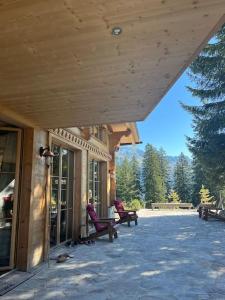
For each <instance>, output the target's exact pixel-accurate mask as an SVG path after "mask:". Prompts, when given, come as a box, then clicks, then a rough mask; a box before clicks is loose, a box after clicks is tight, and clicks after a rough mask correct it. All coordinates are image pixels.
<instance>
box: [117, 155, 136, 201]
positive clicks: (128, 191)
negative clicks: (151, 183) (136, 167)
mask: <svg viewBox="0 0 225 300" xmlns="http://www.w3.org/2000/svg"><path fill="white" fill-rule="evenodd" d="M116 183H117V197H119V198H121V199H123V200H124V201H126V202H129V201H131V200H132V199H135V196H136V193H137V191H136V189H135V184H134V178H133V172H132V167H131V163H130V161H129V160H128V158H127V157H125V158H124V160H123V161H122V162H121V164H119V165H117V172H116Z"/></svg>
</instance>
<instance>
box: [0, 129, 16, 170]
mask: <svg viewBox="0 0 225 300" xmlns="http://www.w3.org/2000/svg"><path fill="white" fill-rule="evenodd" d="M16 144H17V133H16V132H8V131H3V130H0V172H15V170H16Z"/></svg>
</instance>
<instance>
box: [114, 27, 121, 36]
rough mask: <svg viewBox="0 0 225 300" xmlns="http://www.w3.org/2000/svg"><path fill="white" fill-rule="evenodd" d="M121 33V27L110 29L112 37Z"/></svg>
mask: <svg viewBox="0 0 225 300" xmlns="http://www.w3.org/2000/svg"><path fill="white" fill-rule="evenodd" d="M121 33H122V28H121V27H113V29H112V35H115V36H118V35H120V34H121Z"/></svg>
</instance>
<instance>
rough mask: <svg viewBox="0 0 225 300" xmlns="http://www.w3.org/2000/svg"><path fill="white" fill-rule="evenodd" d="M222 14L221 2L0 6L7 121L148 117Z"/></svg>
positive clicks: (122, 0) (124, 0)
mask: <svg viewBox="0 0 225 300" xmlns="http://www.w3.org/2000/svg"><path fill="white" fill-rule="evenodd" d="M224 12H225V1H224V0H129V1H128V0H113V1H107V0H85V1H83V0H39V1H38V0H34V1H31V0H7V1H3V0H0V45H1V46H0V47H1V50H0V120H14V121H18V122H19V123H21V124H25V125H30V126H39V127H43V128H55V127H72V126H86V125H93V124H103V123H121V122H131V121H137V120H142V119H144V118H145V117H146V116H147V115H148V114H149V112H151V111H152V109H153V108H154V107H155V105H156V104H157V103H158V102H159V101H160V100H161V98H162V97H163V95H164V94H165V93H166V92H167V91H168V89H169V87H170V86H171V84H172V83H173V82H174V81H175V80H176V79H177V77H178V76H179V75H180V74H181V72H182V71H183V70H184V68H185V67H186V66H187V64H188V63H190V62H191V60H192V59H193V57H194V56H195V55H196V53H198V51H199V50H200V48H201V47H202V46H203V45H204V43H205V42H206V41H207V39H208V38H209V37H210V36H211V35H212V33H213V32H214V31H215V30H217V29H218V28H219V26H220V25H221V24H222V22H223V21H225V20H224ZM115 26H120V27H121V28H122V34H121V35H119V36H112V34H111V32H112V28H113V27H115Z"/></svg>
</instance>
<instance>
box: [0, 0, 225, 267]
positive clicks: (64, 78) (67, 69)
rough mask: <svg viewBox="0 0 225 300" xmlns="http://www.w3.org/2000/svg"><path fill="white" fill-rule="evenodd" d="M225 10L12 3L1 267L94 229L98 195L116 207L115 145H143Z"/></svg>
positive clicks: (155, 2)
mask: <svg viewBox="0 0 225 300" xmlns="http://www.w3.org/2000/svg"><path fill="white" fill-rule="evenodd" d="M224 11H225V1H224V0H195V1H193V0H182V1H181V0H162V1H161V0H143V1H137V0H129V1H127V0H126V1H125V0H116V1H99V0H92V1H78V0H76V1H75V0H45V1H25V0H20V1H12V0H8V1H2V3H1V6H0V123H1V125H0V127H1V128H0V270H3V269H12V268H18V269H20V270H30V269H32V268H33V267H35V266H36V265H38V264H39V263H41V262H42V261H43V260H45V259H46V257H47V254H48V252H49V245H50V246H51V247H54V246H55V245H59V244H60V243H63V242H65V241H67V240H69V239H76V238H78V237H79V236H80V235H81V236H85V235H86V234H87V230H88V229H87V222H86V211H85V207H86V204H87V203H88V201H93V202H95V204H96V209H97V211H98V213H99V214H100V215H101V214H102V215H107V214H108V213H109V211H110V206H111V204H112V201H113V200H114V199H115V189H116V184H115V151H116V150H117V149H118V147H119V146H120V145H121V144H131V143H133V144H135V143H139V136H138V133H137V129H136V126H135V122H136V121H141V120H143V119H144V118H145V117H146V116H147V115H148V114H149V113H150V112H151V111H152V110H153V109H154V107H155V106H156V105H157V103H159V101H160V100H161V99H162V97H163V95H164V94H165V93H166V92H167V91H168V90H169V88H170V87H171V86H172V85H173V83H174V82H175V81H176V80H177V78H178V77H179V76H180V74H181V73H182V72H183V70H185V68H186V67H187V66H188V65H189V64H190V63H191V61H192V60H193V59H194V57H195V56H196V55H197V54H198V53H199V51H200V50H201V49H202V47H203V46H204V45H205V43H206V42H207V41H208V39H209V38H210V37H211V36H212V35H213V33H215V32H216V31H217V30H218V29H219V28H220V26H221V25H222V24H223V23H224V22H225V16H224ZM168 113H169V112H168ZM171 121H173V120H171ZM96 125H98V126H96ZM178 126H179V125H178ZM165 130H166V128H165ZM49 208H51V209H49ZM49 212H50V213H49Z"/></svg>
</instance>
